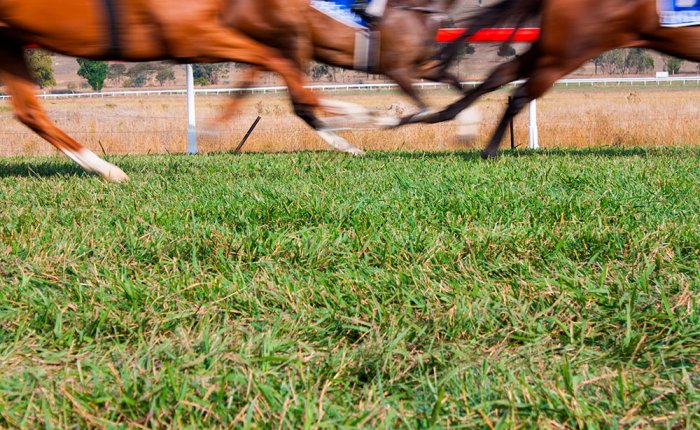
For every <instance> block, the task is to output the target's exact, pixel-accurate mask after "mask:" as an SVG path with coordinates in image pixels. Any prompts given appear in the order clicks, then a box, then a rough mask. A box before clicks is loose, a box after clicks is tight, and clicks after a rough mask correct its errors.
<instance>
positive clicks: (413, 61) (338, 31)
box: [218, 0, 462, 120]
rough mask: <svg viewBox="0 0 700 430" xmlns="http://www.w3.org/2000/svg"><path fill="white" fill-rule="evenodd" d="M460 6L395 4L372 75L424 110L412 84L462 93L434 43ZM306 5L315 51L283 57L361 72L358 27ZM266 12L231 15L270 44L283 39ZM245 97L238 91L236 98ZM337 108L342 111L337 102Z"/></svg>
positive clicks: (436, 0) (438, 0) (420, 1)
mask: <svg viewBox="0 0 700 430" xmlns="http://www.w3.org/2000/svg"><path fill="white" fill-rule="evenodd" d="M284 2H285V0H277V4H282V3H284ZM456 2H457V0H390V1H389V3H388V7H387V10H386V12H385V15H384V17H383V19H382V20H381V22H379V23H378V24H377V26H376V27H374V28H373V30H376V31H378V32H379V34H380V38H379V41H378V42H379V44H378V46H379V48H378V52H377V54H378V55H377V56H378V58H377V60H378V61H377V64H376V65H374V67H373V68H372V70H370V71H371V72H373V73H377V74H382V75H385V76H386V77H388V78H389V79H391V80H393V81H394V82H395V83H396V84H397V85H398V86H399V88H400V89H401V90H402V91H403V92H404V93H405V94H406V95H408V96H409V97H410V98H411V99H412V100H413V101H414V102H415V104H416V105H417V106H418V108H419V109H420V110H421V111H423V110H425V109H427V105H426V104H425V102H424V101H423V99H422V98H421V97H420V95H419V93H418V91H417V90H416V88H415V87H414V86H413V83H414V82H416V81H418V80H420V79H426V80H429V81H433V82H442V83H446V84H449V85H451V86H452V87H454V88H457V89H458V90H460V92H461V90H462V87H461V85H460V83H459V79H458V78H457V77H456V76H454V75H453V74H451V73H450V72H449V71H448V70H447V68H448V66H449V64H442V63H441V67H434V66H436V64H437V62H436V61H435V58H436V54H437V53H438V45H437V44H436V43H435V37H436V35H437V31H438V30H439V28H440V26H441V24H442V23H443V22H444V21H446V20H447V19H448V15H447V12H448V11H449V10H450V9H451V8H452V7H453V5H454V4H455V3H456ZM307 5H308V6H307V10H306V12H307V19H306V20H305V23H306V27H305V28H303V29H300V30H299V32H300V33H306V34H308V35H309V36H310V38H311V39H310V41H309V44H310V45H311V50H310V51H305V50H299V49H296V50H295V49H293V48H292V49H288V50H286V51H284V52H283V53H284V55H286V56H287V57H288V58H290V59H292V60H293V61H295V62H296V63H297V64H300V65H305V64H307V63H308V62H309V60H310V58H309V57H313V59H314V60H316V61H318V62H321V63H325V64H329V65H332V66H336V67H341V68H344V69H349V70H353V69H355V70H356V69H357V67H356V63H355V40H356V33H357V31H358V30H357V28H354V27H350V26H348V25H347V24H345V23H343V22H341V21H338V20H336V19H334V18H332V17H330V16H328V15H326V14H325V13H323V12H321V11H320V10H318V9H316V8H314V7H313V6H312V5H311V4H309V3H307ZM263 13H265V10H264V9H260V10H257V11H256V10H253V9H248V10H246V11H245V12H243V11H241V12H240V13H238V14H237V15H236V16H235V17H232V21H231V23H232V25H233V26H234V27H235V28H240V29H245V32H246V34H248V35H250V36H251V37H253V38H254V39H256V40H258V41H260V42H262V43H266V44H270V43H273V42H274V41H275V40H278V39H279V37H283V35H279V34H276V33H274V32H273V33H271V32H270V29H269V28H268V27H267V26H266V25H264V24H265V22H264V20H263V19H262V14H263ZM256 23H257V24H258V25H257V26H256V25H255V24H256ZM408 29H410V31H409V30H408ZM360 31H361V30H360ZM361 71H364V70H361ZM258 72H259V69H257V68H255V67H251V68H250V69H249V70H248V73H247V75H246V77H245V79H244V82H243V83H242V84H240V87H242V88H246V87H248V86H251V85H253V83H254V82H255V77H256V76H257V74H258ZM243 96H244V95H243V94H242V93H239V95H238V98H237V100H238V101H239V100H240V99H241V98H242V97H243ZM335 106H336V107H340V106H338V105H337V104H336V105H335ZM329 107H330V106H329ZM235 108H236V103H232V104H231V105H229V107H228V109H227V113H226V114H225V115H224V116H222V117H221V118H219V119H218V120H224V119H228V118H229V117H231V116H233V115H234V114H235V112H236V110H235Z"/></svg>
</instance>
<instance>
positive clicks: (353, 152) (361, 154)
mask: <svg viewBox="0 0 700 430" xmlns="http://www.w3.org/2000/svg"><path fill="white" fill-rule="evenodd" d="M346 153H347V154H350V155H353V156H355V157H364V156H365V155H367V153H366V152H365V151H363V150H361V149H359V148H352V149H349V150H348V151H346Z"/></svg>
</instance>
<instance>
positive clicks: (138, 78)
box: [124, 72, 148, 88]
mask: <svg viewBox="0 0 700 430" xmlns="http://www.w3.org/2000/svg"><path fill="white" fill-rule="evenodd" d="M147 83H148V75H147V74H146V72H138V73H136V74H135V75H132V76H131V77H130V78H129V79H128V80H127V81H126V82H124V86H126V87H134V88H141V87H144V86H146V84H147Z"/></svg>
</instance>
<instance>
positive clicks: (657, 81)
mask: <svg viewBox="0 0 700 430" xmlns="http://www.w3.org/2000/svg"><path fill="white" fill-rule="evenodd" d="M186 77H187V78H186V80H187V88H186V89H170V90H132V91H107V92H100V93H95V92H91V93H63V94H39V97H40V98H42V99H66V98H78V99H80V98H107V97H130V96H131V97H149V96H154V97H155V96H187V111H188V118H187V125H188V126H187V152H188V153H190V154H196V153H197V151H198V149H197V129H196V122H195V118H196V115H195V95H197V96H220V95H232V94H239V93H251V94H276V93H285V92H286V91H287V88H286V87H284V86H268V87H255V88H212V89H195V88H194V79H193V77H192V69H191V66H187V73H186ZM480 83H481V82H479V81H465V82H462V86H463V87H465V88H469V87H475V86H477V85H479V84H480ZM520 83H522V81H515V82H512V83H511V84H510V85H511V86H513V85H518V84H520ZM556 85H557V86H559V87H584V86H590V87H615V86H659V87H660V86H681V85H682V86H689V85H692V86H700V76H683V77H642V78H583V79H563V80H560V81H558V82H557V84H556ZM415 86H416V87H417V88H419V89H426V90H438V89H444V88H447V85H445V84H437V83H427V82H425V83H416V84H415ZM307 88H309V89H311V90H313V91H319V92H352V91H390V90H395V89H397V88H398V86H397V85H396V84H393V83H374V84H336V85H311V86H308V87H307ZM8 98H9V96H6V95H0V100H5V99H8ZM528 128H529V133H528V135H529V139H528V140H529V141H528V148H530V149H538V148H539V133H538V125H537V104H536V102H532V103H531V104H530V108H529V127H528Z"/></svg>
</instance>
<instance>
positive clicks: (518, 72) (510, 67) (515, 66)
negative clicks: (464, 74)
mask: <svg viewBox="0 0 700 430" xmlns="http://www.w3.org/2000/svg"><path fill="white" fill-rule="evenodd" d="M536 49H537V47H536V45H535V46H533V47H532V48H530V50H529V51H527V52H526V53H525V54H523V55H522V56H521V57H516V58H514V59H513V60H510V61H508V62H507V63H504V64H501V65H500V66H498V67H497V68H496V69H495V70H494V71H493V72H491V74H490V75H489V77H488V78H486V80H485V81H484V82H482V83H481V84H480V85H479V86H478V87H476V88H474V89H473V90H471V91H469V92H467V93H466V95H465V96H464V97H462V98H461V99H459V100H457V101H456V102H454V103H452V104H451V105H449V106H448V107H446V108H445V109H443V110H442V111H440V112H436V113H433V114H430V115H427V116H421V117H413V116H409V117H406V118H402V119H401V123H400V124H399V125H405V124H413V123H417V122H421V123H427V124H435V123H438V122H443V121H449V120H452V119H454V118H455V117H456V116H457V115H459V113H460V112H462V111H463V110H464V109H466V108H468V107H469V106H471V105H472V103H474V102H475V101H477V100H478V99H479V98H480V97H481V96H483V95H485V94H488V93H490V92H493V91H495V90H497V89H499V88H501V87H502V86H503V85H506V84H509V83H511V82H513V81H515V80H517V79H519V78H522V77H524V76H528V75H529V74H530V71H531V70H532V68H533V67H534V66H533V65H532V64H531V62H530V61H531V59H532V58H534V52H535V50H536Z"/></svg>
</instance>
